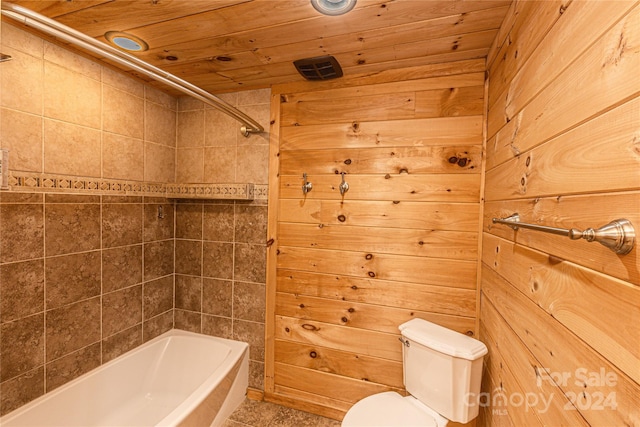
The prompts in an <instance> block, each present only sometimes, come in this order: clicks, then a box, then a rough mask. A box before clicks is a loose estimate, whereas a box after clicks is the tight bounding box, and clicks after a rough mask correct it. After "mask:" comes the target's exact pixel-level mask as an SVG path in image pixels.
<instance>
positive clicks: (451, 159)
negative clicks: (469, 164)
mask: <svg viewBox="0 0 640 427" xmlns="http://www.w3.org/2000/svg"><path fill="white" fill-rule="evenodd" d="M449 163H451V164H452V165H453V164H455V163H458V158H457V157H456V156H451V157H449Z"/></svg>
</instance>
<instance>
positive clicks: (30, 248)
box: [0, 195, 44, 263]
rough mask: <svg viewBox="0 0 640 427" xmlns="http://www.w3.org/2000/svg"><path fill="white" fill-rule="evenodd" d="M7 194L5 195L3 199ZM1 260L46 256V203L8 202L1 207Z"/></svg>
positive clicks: (9, 260) (11, 260) (20, 259)
mask: <svg viewBox="0 0 640 427" xmlns="http://www.w3.org/2000/svg"><path fill="white" fill-rule="evenodd" d="M5 198H6V195H3V200H4V199H5ZM0 229H1V230H2V233H0V262H3V263H5V262H13V261H22V260H28V259H35V258H42V257H43V256H44V205H43V204H41V203H40V204H35V203H34V204H7V205H2V209H0Z"/></svg>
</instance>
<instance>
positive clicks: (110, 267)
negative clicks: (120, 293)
mask: <svg viewBox="0 0 640 427" xmlns="http://www.w3.org/2000/svg"><path fill="white" fill-rule="evenodd" d="M141 282H142V245H133V246H123V247H119V248H113V249H105V250H103V251H102V292H111V291H115V290H117V289H121V288H125V287H128V286H131V285H135V284H137V283H141Z"/></svg>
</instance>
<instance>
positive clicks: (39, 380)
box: [0, 366, 44, 415]
mask: <svg viewBox="0 0 640 427" xmlns="http://www.w3.org/2000/svg"><path fill="white" fill-rule="evenodd" d="M43 394H44V366H39V367H38V368H36V369H33V370H31V371H29V372H26V373H24V374H23V375H20V376H18V377H16V378H13V379H11V380H8V381H5V382H3V383H2V394H0V415H5V414H7V413H8V412H11V411H12V410H14V409H16V408H18V407H20V406H22V405H24V404H25V403H27V402H29V401H31V400H33V399H35V398H37V397H39V396H41V395H43Z"/></svg>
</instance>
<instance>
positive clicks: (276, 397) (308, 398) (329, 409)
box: [267, 385, 353, 420]
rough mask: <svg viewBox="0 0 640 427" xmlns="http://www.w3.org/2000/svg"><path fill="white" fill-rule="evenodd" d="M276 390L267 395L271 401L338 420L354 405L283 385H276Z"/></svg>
mask: <svg viewBox="0 0 640 427" xmlns="http://www.w3.org/2000/svg"><path fill="white" fill-rule="evenodd" d="M274 391H275V392H274V393H273V394H271V395H267V397H268V398H269V401H270V402H273V403H277V404H280V405H284V406H288V407H293V408H300V410H303V411H307V412H311V413H314V414H322V415H323V416H325V417H328V418H333V419H336V420H339V419H341V418H342V417H344V414H345V413H346V412H347V411H348V410H349V408H351V407H352V406H353V404H351V403H350V402H343V401H341V400H336V399H332V398H329V397H325V396H321V395H319V394H315V393H309V392H306V391H302V390H298V389H295V388H292V387H284V386H282V385H276V386H275V388H274Z"/></svg>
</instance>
